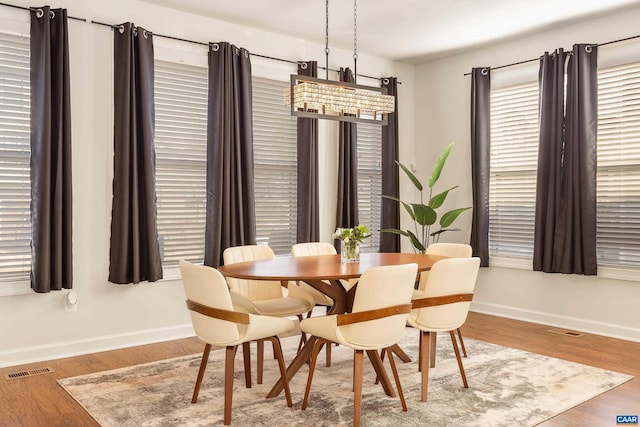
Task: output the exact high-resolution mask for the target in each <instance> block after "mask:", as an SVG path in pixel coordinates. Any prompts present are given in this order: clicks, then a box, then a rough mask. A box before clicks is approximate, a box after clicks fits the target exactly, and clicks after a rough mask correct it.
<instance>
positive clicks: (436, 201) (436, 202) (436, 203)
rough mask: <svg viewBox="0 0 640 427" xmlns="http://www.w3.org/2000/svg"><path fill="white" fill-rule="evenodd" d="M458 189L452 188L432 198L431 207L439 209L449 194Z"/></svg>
mask: <svg viewBox="0 0 640 427" xmlns="http://www.w3.org/2000/svg"><path fill="white" fill-rule="evenodd" d="M456 188H458V186H457V185H456V186H455V187H451V188H450V189H448V190H447V191H443V192H442V193H440V194H436V195H435V196H433V197H432V198H431V200H429V206H431V207H432V208H433V209H438V208H439V207H440V206H442V204H443V203H444V201H445V199H446V198H447V195H448V194H449V191H451V190H455V189H456Z"/></svg>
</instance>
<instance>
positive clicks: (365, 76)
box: [91, 21, 402, 84]
mask: <svg viewBox="0 0 640 427" xmlns="http://www.w3.org/2000/svg"><path fill="white" fill-rule="evenodd" d="M91 23H92V24H96V25H102V26H103V27H109V28H111V29H114V28H119V27H120V25H117V24H116V25H113V24H105V23H104V22H98V21H91ZM151 34H153V35H154V36H156V37H162V38H165V39H170V40H178V41H181V42H187V43H193V44H199V45H202V46H209V43H204V42H199V41H196V40H189V39H181V38H179V37H173V36H166V35H164V34H156V33H153V32H152V33H151ZM249 54H250V55H251V56H257V57H259V58H265V59H270V60H272V61H280V62H287V63H289V64H298V61H293V60H291V59H283V58H276V57H273V56H267V55H260V54H258V53H253V52H249ZM318 68H319V69H321V70H326V69H327V68H325V67H321V66H318ZM329 71H333V72H336V73H337V72H339V71H340V70H334V69H333V68H329ZM358 77H364V78H367V79H372V80H378V81H380V80H382V79H383V77H371V76H367V75H365V74H358ZM398 84H402V82H398Z"/></svg>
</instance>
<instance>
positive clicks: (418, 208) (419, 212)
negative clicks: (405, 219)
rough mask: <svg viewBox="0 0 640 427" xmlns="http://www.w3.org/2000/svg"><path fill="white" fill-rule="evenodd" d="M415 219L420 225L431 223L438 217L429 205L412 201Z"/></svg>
mask: <svg viewBox="0 0 640 427" xmlns="http://www.w3.org/2000/svg"><path fill="white" fill-rule="evenodd" d="M411 206H412V207H413V212H414V213H415V221H416V222H417V223H418V224H420V225H433V224H435V223H436V221H437V219H438V214H437V213H436V211H434V210H433V208H432V207H431V206H427V205H423V204H420V203H412V204H411Z"/></svg>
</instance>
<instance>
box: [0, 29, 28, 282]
mask: <svg viewBox="0 0 640 427" xmlns="http://www.w3.org/2000/svg"><path fill="white" fill-rule="evenodd" d="M29 52H30V47H29V38H28V37H22V36H17V35H10V34H4V33H0V284H2V285H3V286H0V294H6V293H12V292H9V291H7V289H9V286H10V284H15V283H16V282H23V281H25V282H26V283H27V285H26V286H27V287H28V282H27V281H28V280H29V274H30V270H31V248H30V244H31V218H30V201H31V183H30V173H29V157H30V117H31V112H30V96H31V95H30V86H29V80H30V78H29V72H30V71H29V70H30V65H29V56H30V53H29ZM16 290H17V288H16Z"/></svg>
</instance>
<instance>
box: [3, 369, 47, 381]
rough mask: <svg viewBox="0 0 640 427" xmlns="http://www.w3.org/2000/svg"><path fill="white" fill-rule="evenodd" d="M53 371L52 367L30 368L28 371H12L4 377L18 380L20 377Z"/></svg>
mask: <svg viewBox="0 0 640 427" xmlns="http://www.w3.org/2000/svg"><path fill="white" fill-rule="evenodd" d="M51 372H53V369H51V368H37V369H29V370H28V371H20V372H11V373H9V374H6V375H5V376H4V378H5V379H6V380H16V379H18V378H27V377H33V376H34V375H42V374H50V373H51Z"/></svg>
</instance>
